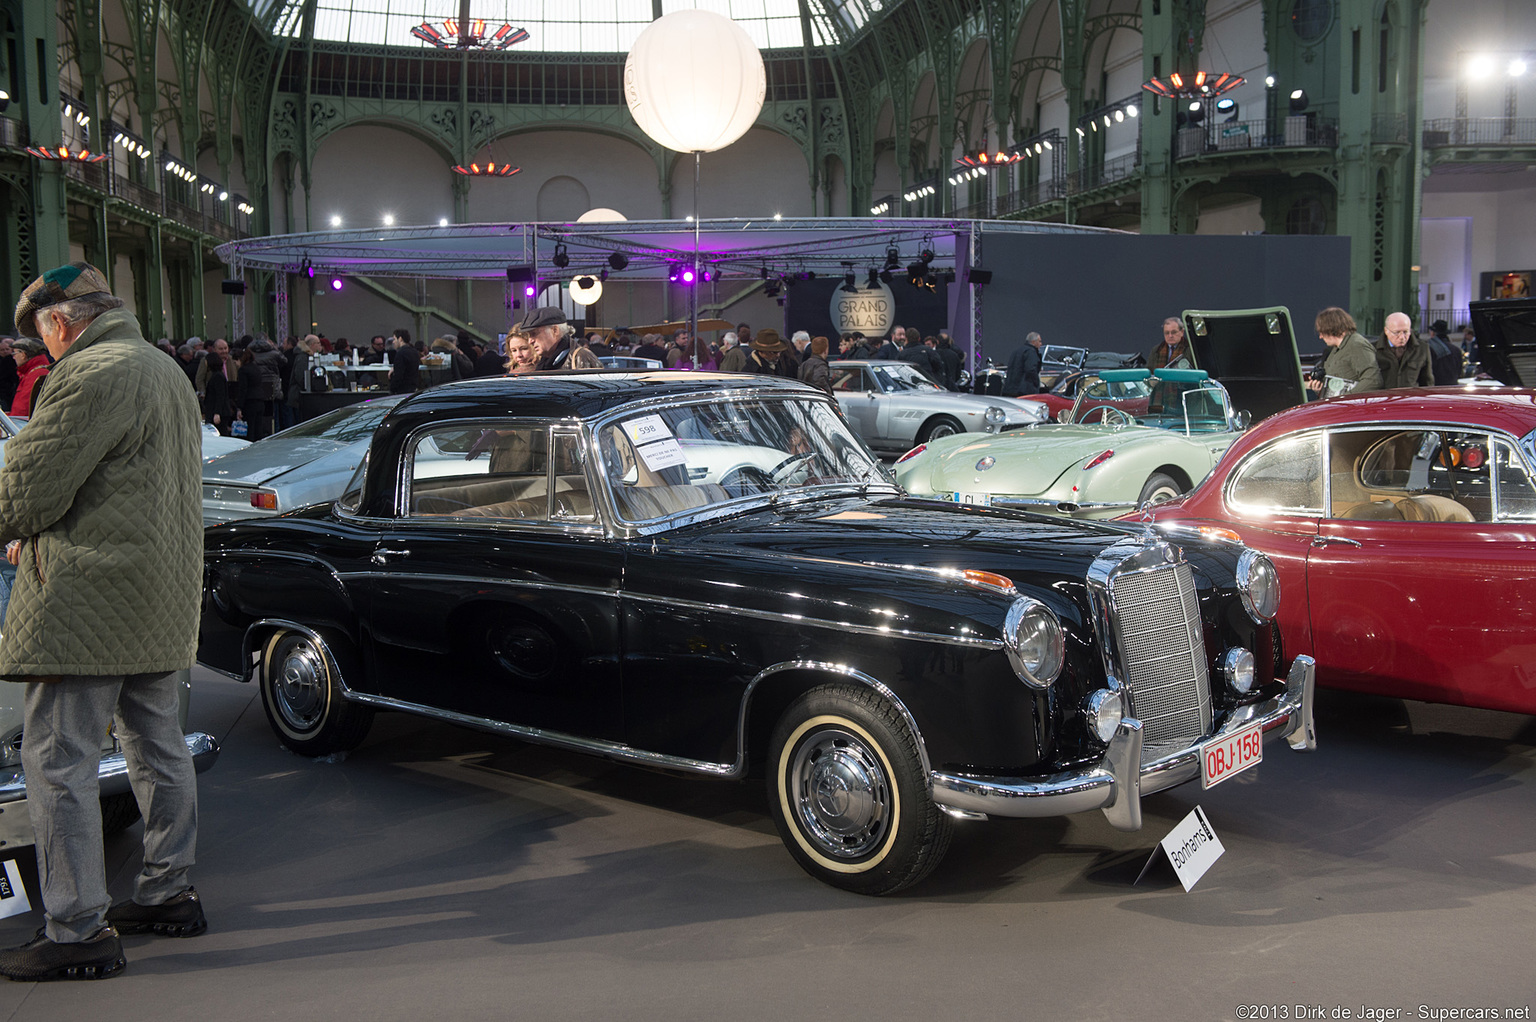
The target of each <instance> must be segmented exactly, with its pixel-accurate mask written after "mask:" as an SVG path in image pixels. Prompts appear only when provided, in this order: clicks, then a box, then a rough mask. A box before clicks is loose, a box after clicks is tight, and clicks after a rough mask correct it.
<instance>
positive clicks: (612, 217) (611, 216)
mask: <svg viewBox="0 0 1536 1022" xmlns="http://www.w3.org/2000/svg"><path fill="white" fill-rule="evenodd" d="M623 219H625V217H624V214H623V213H620V212H619V211H618V210H616V209H609V208H608V207H607V206H599V207H597V208H596V209H589V210H587V211H586V212H585V213H583V214H581V216H579V217H577V218H576V222H577V223H578V224H611V223H618V222H619V221H620V220H623Z"/></svg>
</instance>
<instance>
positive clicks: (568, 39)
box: [247, 0, 895, 54]
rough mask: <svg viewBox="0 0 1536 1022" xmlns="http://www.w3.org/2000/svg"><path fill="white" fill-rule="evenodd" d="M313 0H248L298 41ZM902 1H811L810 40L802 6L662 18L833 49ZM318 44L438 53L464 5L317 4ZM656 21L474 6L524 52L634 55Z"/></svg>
mask: <svg viewBox="0 0 1536 1022" xmlns="http://www.w3.org/2000/svg"><path fill="white" fill-rule="evenodd" d="M305 2H306V0H247V3H249V4H250V6H251V8H252V9H253V10H254V12H255V13H256V16H257V18H258V19H260V20H261V21H262V23H263V24H265V25H267V26H268V27H269V28H270V30H271V32H272V33H273V35H277V36H298V35H299V34H300V33H301V31H302V29H303V24H304V7H305ZM894 2H895V0H806V3H807V7H808V10H809V13H810V18H809V22H810V30H811V38H810V39H806V38H805V34H804V32H803V30H802V27H801V26H802V22H801V20H800V0H661V12H662V13H663V14H670V13H672V12H673V11H676V10H682V9H685V8H691V7H701V8H704V9H706V10H712V11H717V12H718V13H720V14H724V15H726V16H727V17H730V18H732V19H733V20H735V21H736V22H737V23H738V24H740V25H741V27H742V28H743V29H745V30H746V32H747V35H748V36H750V37H751V38H752V41H753V42H754V43H756V44H757V46H758V47H759V48H760V49H765V50H766V49H783V48H788V47H801V46H804V45H807V44H809V45H811V46H834V45H837V44H838V43H839V42H847V41H848V40H850V39H852V37H853V36H854V35H856V34H857V33H858V32H859V30H860V29H861V28H863V27H864V25H865V23H866V22H867V21H868V20H869V18H870V17H871V16H872V15H873V14H874V13H876V12H878V11H879V10H880V9H881V6H882V3H884V4H894ZM313 3H314V5H315V30H314V32H315V39H316V40H320V41H328V42H337V43H354V44H361V45H370V46H398V47H402V48H404V49H413V50H420V49H430V48H431V47H429V46H427V44H425V43H423V42H421V41H420V40H418V39H416V38H415V37H414V36H412V35H411V29H412V27H414V26H416V25H419V24H421V23H422V22H424V21H430V22H435V23H437V24H439V25H440V24H441V23H442V22H443V21H444V20H446V19H448V18H457V17H458V16H459V0H313ZM653 16H654V10H653V7H652V0H470V17H471V18H483V19H485V21H487V22H488V23H489V24H490V25H491V26H492V27H493V28H494V27H495V26H497V25H500V24H502V23H503V22H505V23H507V24H509V25H511V26H512V27H513V28H526V29H527V30H528V33H529V39H528V40H527V41H526V42H523V43H519V44H517V45H516V46H514V47H512V48H511V49H510V50H509V51H507V52H508V53H509V54H516V53H519V52H522V53H529V52H534V53H627V52H629V49H630V47H631V46H632V45H633V44H634V41H635V38H636V37H637V36H639V35H640V33H641V31H642V30H643V29H644V28H645V26H646V25H648V24H650V22H651V20H652V18H653Z"/></svg>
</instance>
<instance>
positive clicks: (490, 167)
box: [453, 160, 523, 177]
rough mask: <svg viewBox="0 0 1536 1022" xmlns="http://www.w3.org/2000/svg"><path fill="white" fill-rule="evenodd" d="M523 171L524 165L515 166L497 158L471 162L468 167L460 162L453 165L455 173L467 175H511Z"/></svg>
mask: <svg viewBox="0 0 1536 1022" xmlns="http://www.w3.org/2000/svg"><path fill="white" fill-rule="evenodd" d="M522 171H523V168H522V167H514V166H512V164H510V163H497V162H496V161H495V160H487V161H486V162H484V163H471V164H470V165H469V166H467V167H466V166H464V165H463V164H458V163H455V164H454V165H453V172H454V173H455V174H464V175H466V176H467V177H511V176H512V175H513V174H521V173H522Z"/></svg>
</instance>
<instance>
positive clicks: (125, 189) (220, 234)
mask: <svg viewBox="0 0 1536 1022" xmlns="http://www.w3.org/2000/svg"><path fill="white" fill-rule="evenodd" d="M63 166H64V176H65V177H67V178H69V179H70V180H72V181H76V182H79V183H80V184H82V185H84V186H85V187H87V188H89V189H91V190H92V191H95V192H99V193H101V194H103V195H110V196H112V197H113V198H115V199H122V200H123V201H125V202H128V203H131V204H132V205H134V206H137V207H139V208H140V209H142V210H145V211H146V212H149V213H154V214H157V215H159V216H162V217H165V218H166V219H168V220H172V221H174V222H176V223H178V224H180V225H181V226H183V227H186V228H188V229H189V230H193V231H197V232H199V233H201V234H205V235H208V236H210V237H214V238H218V239H219V240H220V241H233V240H235V239H236V238H243V237H246V236H248V235H249V234H250V231H249V230H248V229H247V226H248V223H247V221H246V218H245V216H244V215H243V214H240V213H238V212H236V211H235V210H234V209H232V208H231V205H232V203H231V201H224V202H219V201H215V200H214V199H213V198H212V197H208V198H206V199H205V198H203V197H202V196H200V195H199V194H198V193H195V192H193V193H190V194H191V195H192V197H193V201H194V202H199V203H200V205H199V206H192V205H188V204H186V203H184V202H178V201H177V200H175V199H173V198H170V197H169V196H167V195H166V194H165V193H163V192H157V191H155V190H154V189H152V188H146V187H145V186H144V185H141V184H138V183H137V182H134V181H130V180H129V179H128V178H126V177H124V176H123V175H122V174H119V173H117V172H116V171H114V170H113V169H112V165H111V163H110V162H109V161H103V162H101V163H65V164H64V165H63ZM231 221H233V222H231Z"/></svg>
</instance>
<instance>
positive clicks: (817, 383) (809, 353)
mask: <svg viewBox="0 0 1536 1022" xmlns="http://www.w3.org/2000/svg"><path fill="white" fill-rule="evenodd" d="M800 382H801V383H809V384H810V385H811V386H813V387H815V388H816V389H817V390H823V391H826V392H827V393H828V394H830V393H832V370H831V369H830V368H828V366H827V339H826V338H825V337H812V338H811V343H809V344H807V345H806V346H805V359H804V360H803V361H802V362H801V363H800Z"/></svg>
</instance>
